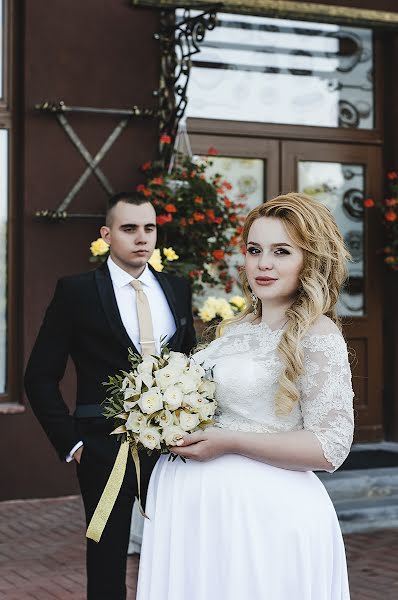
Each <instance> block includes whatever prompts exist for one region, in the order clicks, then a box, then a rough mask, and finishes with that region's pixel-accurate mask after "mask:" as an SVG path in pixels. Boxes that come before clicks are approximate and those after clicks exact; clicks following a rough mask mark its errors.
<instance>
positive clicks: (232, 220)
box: [229, 215, 238, 223]
mask: <svg viewBox="0 0 398 600" xmlns="http://www.w3.org/2000/svg"><path fill="white" fill-rule="evenodd" d="M237 219H238V217H237V216H236V215H231V216H230V217H229V220H230V221H231V223H235V221H236V220H237Z"/></svg>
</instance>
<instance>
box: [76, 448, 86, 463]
mask: <svg viewBox="0 0 398 600" xmlns="http://www.w3.org/2000/svg"><path fill="white" fill-rule="evenodd" d="M83 448H84V446H80V448H78V449H77V450H76V452H75V453H74V454H73V459H74V460H75V461H76V462H77V463H78V464H79V465H80V461H81V458H82V452H83Z"/></svg>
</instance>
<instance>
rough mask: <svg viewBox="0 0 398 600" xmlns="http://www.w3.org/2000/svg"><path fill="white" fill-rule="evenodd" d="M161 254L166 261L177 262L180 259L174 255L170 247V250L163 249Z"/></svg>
mask: <svg viewBox="0 0 398 600" xmlns="http://www.w3.org/2000/svg"><path fill="white" fill-rule="evenodd" d="M163 254H164V255H165V257H166V258H167V260H170V261H172V260H178V259H179V258H180V257H179V256H178V254H176V253H175V252H174V250H173V248H172V247H171V246H170V248H163Z"/></svg>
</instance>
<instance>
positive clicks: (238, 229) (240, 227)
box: [236, 225, 243, 235]
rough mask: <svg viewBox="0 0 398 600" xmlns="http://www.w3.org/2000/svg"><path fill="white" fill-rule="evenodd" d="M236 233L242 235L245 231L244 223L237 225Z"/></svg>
mask: <svg viewBox="0 0 398 600" xmlns="http://www.w3.org/2000/svg"><path fill="white" fill-rule="evenodd" d="M236 233H237V234H238V235H241V234H242V233H243V227H242V225H238V226H237V228H236Z"/></svg>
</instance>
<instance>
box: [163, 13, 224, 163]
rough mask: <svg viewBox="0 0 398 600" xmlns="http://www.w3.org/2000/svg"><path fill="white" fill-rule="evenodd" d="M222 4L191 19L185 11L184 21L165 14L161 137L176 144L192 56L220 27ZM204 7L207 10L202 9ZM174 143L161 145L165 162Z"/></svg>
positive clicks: (184, 105)
mask: <svg viewBox="0 0 398 600" xmlns="http://www.w3.org/2000/svg"><path fill="white" fill-rule="evenodd" d="M220 6H221V4H213V5H209V6H208V7H206V8H205V9H204V10H203V12H201V13H200V14H198V15H195V16H191V13H190V11H189V10H185V11H184V14H183V17H182V19H176V15H175V11H174V10H171V11H170V10H165V11H162V12H161V18H160V33H159V34H155V38H156V39H158V40H159V41H160V54H161V75H160V88H159V91H158V92H157V95H158V97H159V112H160V123H159V131H160V136H163V135H167V136H169V137H170V138H171V141H172V142H174V140H175V137H176V135H177V130H178V124H179V121H180V119H181V118H182V116H183V115H184V112H185V108H186V105H187V102H188V98H187V88H188V82H189V75H190V71H191V57H192V56H193V55H194V54H197V53H198V52H200V48H199V45H200V43H201V42H203V40H204V37H205V35H206V31H211V30H212V29H214V28H215V26H216V16H217V15H216V11H217V9H218V8H219V7H220ZM201 8H203V7H201ZM172 151H173V143H171V144H161V146H160V152H161V156H162V159H163V160H164V161H165V162H169V160H170V157H171V153H172Z"/></svg>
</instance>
